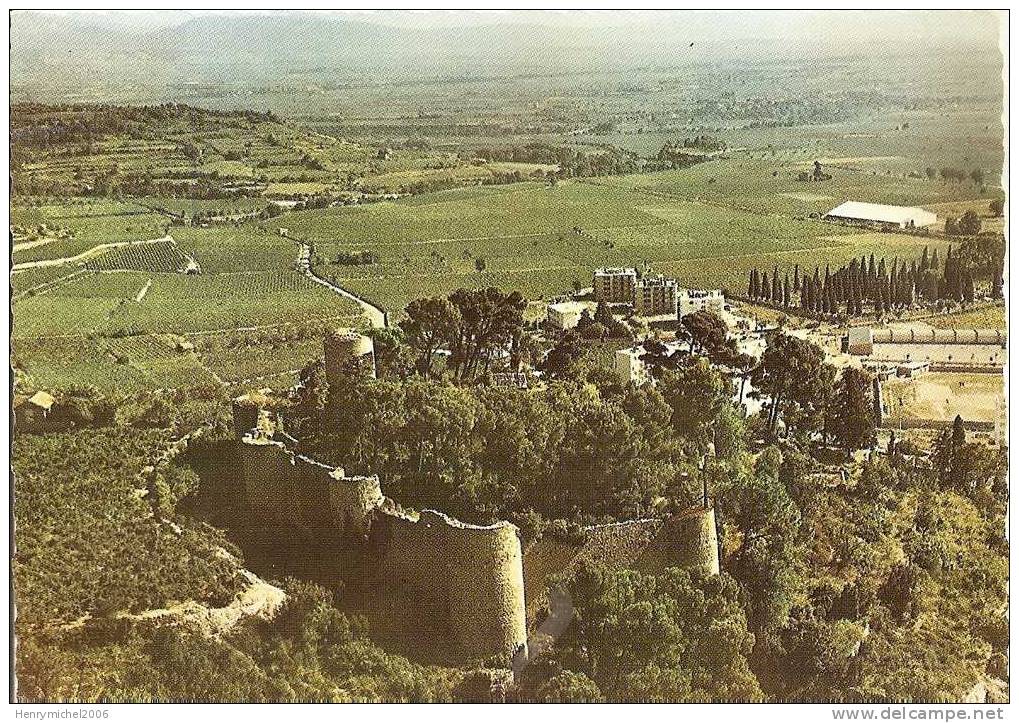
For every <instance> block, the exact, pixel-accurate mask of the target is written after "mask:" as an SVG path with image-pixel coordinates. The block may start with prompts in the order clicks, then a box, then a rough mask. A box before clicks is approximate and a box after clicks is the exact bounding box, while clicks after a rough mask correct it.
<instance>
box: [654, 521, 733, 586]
mask: <svg viewBox="0 0 1019 723" xmlns="http://www.w3.org/2000/svg"><path fill="white" fill-rule="evenodd" d="M657 542H658V544H659V546H660V549H661V550H662V551H663V552H664V553H665V561H666V562H667V563H668V564H672V565H675V566H677V567H683V568H686V569H688V570H692V569H699V570H702V571H703V572H705V573H706V574H708V575H717V574H718V572H719V564H718V532H717V530H716V529H715V508H714V507H713V506H712V505H711V504H710V503H709V504H708V505H697V506H696V507H692V508H690V509H689V510H687V511H685V512H681V513H679V514H678V515H673V516H672V517H669V518H667V519H666V520H665V521H664V524H663V525H662V529H661V530H660V532H659V539H658V540H657Z"/></svg>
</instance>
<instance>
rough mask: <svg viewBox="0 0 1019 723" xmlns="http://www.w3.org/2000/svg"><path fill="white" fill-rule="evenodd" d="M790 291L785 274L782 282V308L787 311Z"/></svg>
mask: <svg viewBox="0 0 1019 723" xmlns="http://www.w3.org/2000/svg"><path fill="white" fill-rule="evenodd" d="M791 290H792V289H791V287H790V286H789V274H788V273H787V274H786V275H785V280H784V281H783V282H782V306H784V307H785V308H787V309H788V308H789V297H790V293H789V292H790V291H791Z"/></svg>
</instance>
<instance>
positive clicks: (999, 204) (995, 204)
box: [990, 198, 1005, 218]
mask: <svg viewBox="0 0 1019 723" xmlns="http://www.w3.org/2000/svg"><path fill="white" fill-rule="evenodd" d="M990 211H991V214H992V215H993V216H994V217H995V218H1001V217H1002V216H1003V215H1004V213H1005V201H1004V199H1001V198H996V199H994V200H993V201H991V205H990Z"/></svg>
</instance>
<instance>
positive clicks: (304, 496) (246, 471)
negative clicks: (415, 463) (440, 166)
mask: <svg viewBox="0 0 1019 723" xmlns="http://www.w3.org/2000/svg"><path fill="white" fill-rule="evenodd" d="M240 445H241V446H240V461H241V473H242V476H243V481H244V490H245V493H246V495H247V498H248V505H249V507H250V508H251V511H252V514H253V515H254V516H255V517H256V518H257V520H258V521H260V522H262V523H264V524H266V525H270V526H283V527H294V528H308V529H321V528H329V529H330V530H332V531H335V532H339V533H341V534H346V535H351V536H361V537H363V536H364V535H366V534H367V532H368V526H369V519H370V516H371V513H372V511H373V510H374V509H375V508H377V507H378V506H380V505H381V504H382V500H383V496H382V490H381V489H380V488H379V479H378V477H361V476H354V477H348V476H346V475H345V474H344V472H343V470H342V469H335V468H332V467H329V466H328V465H324V464H321V463H320V462H316V461H314V460H312V459H309V458H307V457H304V456H302V455H296V454H294V453H293V452H291V451H290V450H289V449H287V447H286V445H284V444H283V443H282V442H277V441H275V440H274V439H272V438H270V437H267V436H264V435H261V434H245V435H244V436H243V437H242V438H241V440H240Z"/></svg>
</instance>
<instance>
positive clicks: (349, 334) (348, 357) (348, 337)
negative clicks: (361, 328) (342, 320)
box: [323, 329, 375, 386]
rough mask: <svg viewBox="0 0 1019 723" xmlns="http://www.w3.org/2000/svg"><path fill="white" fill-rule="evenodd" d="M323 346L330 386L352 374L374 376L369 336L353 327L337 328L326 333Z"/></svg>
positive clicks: (372, 352) (373, 349) (373, 348)
mask: <svg viewBox="0 0 1019 723" xmlns="http://www.w3.org/2000/svg"><path fill="white" fill-rule="evenodd" d="M323 346H324V351H325V370H326V381H327V382H328V383H329V384H330V386H332V385H334V384H338V383H339V382H340V381H341V380H342V379H344V378H348V377H350V376H354V375H365V376H370V377H372V378H373V379H374V378H375V345H374V344H373V343H372V340H371V338H370V337H367V336H365V335H364V334H360V333H358V332H357V331H355V330H353V329H337V330H336V331H334V332H332V333H330V334H327V335H326V338H325V341H324V343H323Z"/></svg>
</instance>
